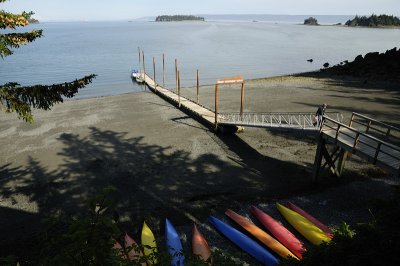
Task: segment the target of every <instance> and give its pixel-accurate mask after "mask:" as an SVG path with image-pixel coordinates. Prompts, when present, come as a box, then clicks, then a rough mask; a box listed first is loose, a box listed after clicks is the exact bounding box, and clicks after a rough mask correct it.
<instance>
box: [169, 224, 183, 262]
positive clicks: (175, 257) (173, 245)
mask: <svg viewBox="0 0 400 266" xmlns="http://www.w3.org/2000/svg"><path fill="white" fill-rule="evenodd" d="M165 242H166V245H167V251H168V253H169V254H170V255H171V256H172V259H171V264H172V265H173V266H175V265H178V266H180V265H184V261H185V257H184V256H183V248H182V243H181V240H180V239H179V235H178V233H177V232H176V230H175V227H174V226H173V225H172V223H171V222H170V221H169V220H168V219H165Z"/></svg>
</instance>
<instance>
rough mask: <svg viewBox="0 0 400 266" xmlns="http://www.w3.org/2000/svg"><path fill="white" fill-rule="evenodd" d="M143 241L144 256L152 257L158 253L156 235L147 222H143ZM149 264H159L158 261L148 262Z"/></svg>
mask: <svg viewBox="0 0 400 266" xmlns="http://www.w3.org/2000/svg"><path fill="white" fill-rule="evenodd" d="M141 240H142V245H143V252H144V255H146V256H150V257H152V255H153V254H154V252H157V244H156V239H155V237H154V234H153V232H152V231H151V230H150V228H149V227H148V226H147V224H146V222H143V227H142V236H141ZM147 263H148V264H149V265H153V264H157V260H156V259H154V260H147Z"/></svg>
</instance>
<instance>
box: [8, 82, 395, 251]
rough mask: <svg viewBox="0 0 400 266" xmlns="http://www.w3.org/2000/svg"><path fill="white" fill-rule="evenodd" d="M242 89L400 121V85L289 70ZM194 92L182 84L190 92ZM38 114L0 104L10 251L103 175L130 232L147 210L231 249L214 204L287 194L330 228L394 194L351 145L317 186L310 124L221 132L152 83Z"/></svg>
mask: <svg viewBox="0 0 400 266" xmlns="http://www.w3.org/2000/svg"><path fill="white" fill-rule="evenodd" d="M245 90H246V92H245V111H254V112H263V111H277V112H281V111H315V110H316V107H317V106H318V105H319V104H321V103H322V102H327V103H328V109H327V111H334V110H335V111H340V112H343V113H345V117H348V116H349V115H350V114H351V111H357V112H359V113H364V114H367V115H369V116H372V117H374V118H377V119H378V120H382V121H385V122H391V123H393V124H396V125H398V124H399V121H400V114H398V112H396V110H397V108H398V106H399V105H400V90H388V89H386V86H383V85H380V84H375V83H368V84H364V83H363V82H353V83H352V82H347V81H346V80H340V79H330V78H314V77H296V76H284V77H273V78H267V79H257V80H250V81H247V82H246V83H245ZM195 93H196V90H195V88H185V89H184V90H183V91H182V94H183V96H185V97H189V98H191V99H195ZM239 98H240V86H228V87H224V89H223V90H221V94H220V104H221V111H224V110H226V111H232V110H239V105H240V101H239ZM200 102H201V103H202V104H204V105H206V106H213V102H214V86H213V85H209V86H202V91H201V94H200ZM34 118H35V123H34V124H32V125H30V124H26V123H24V122H23V121H20V120H18V119H17V118H16V116H15V115H6V114H4V113H2V114H1V115H0V121H1V122H0V136H1V138H0V147H1V152H0V154H1V155H0V161H1V164H0V183H1V186H0V228H1V229H0V230H1V231H0V232H1V235H2V236H3V239H2V240H0V246H2V247H7V248H6V249H5V250H13V249H12V247H15V248H14V251H15V250H20V249H21V248H19V249H17V247H20V246H21V243H26V245H28V246H30V245H32V246H33V247H34V239H35V237H36V236H37V235H36V234H37V232H38V230H40V228H41V226H40V220H41V218H42V217H43V216H45V215H46V214H48V213H53V212H57V211H63V212H67V213H70V214H74V215H77V214H79V213H83V212H84V211H85V205H84V201H85V199H87V198H88V197H90V196H92V195H95V194H96V192H97V191H98V189H100V188H101V187H104V186H107V185H112V186H114V187H116V189H117V191H118V193H116V194H114V195H112V198H113V200H114V201H115V202H116V208H117V210H118V212H119V214H120V217H121V218H120V219H121V221H122V222H123V226H124V229H125V230H129V232H130V234H131V235H132V236H133V237H134V238H135V239H140V238H139V232H140V229H141V224H142V223H143V221H144V220H146V223H148V225H149V226H150V227H151V228H152V230H154V232H155V234H156V235H157V236H161V235H162V232H163V221H164V219H165V218H166V217H168V218H169V219H170V220H171V222H172V223H173V224H174V225H175V226H176V228H177V230H178V232H179V233H180V234H181V235H182V236H185V239H187V241H186V242H185V250H188V245H189V243H188V242H190V240H189V239H190V236H191V233H190V229H191V224H192V223H193V221H194V220H195V221H197V222H200V223H201V226H200V228H201V230H202V231H203V232H204V234H205V235H206V236H207V239H208V241H209V242H210V245H211V246H214V247H218V246H219V247H224V246H226V247H227V248H231V249H233V250H235V248H234V247H233V246H232V245H231V244H227V243H228V242H227V241H226V240H225V239H223V238H221V237H220V236H219V235H218V234H216V233H215V231H214V230H212V229H211V226H210V225H209V224H208V223H207V222H206V220H207V217H208V215H211V214H213V215H216V216H217V217H218V218H224V219H225V217H224V215H223V212H224V210H225V209H226V208H231V209H233V210H234V211H237V212H239V213H242V214H245V213H247V214H248V213H249V212H248V206H249V205H251V204H256V205H259V206H260V207H262V208H263V209H265V210H267V211H270V212H271V214H272V215H273V216H274V217H276V218H277V219H279V220H282V219H281V218H280V217H279V215H278V214H277V213H276V210H274V203H275V202H276V201H280V202H285V201H287V200H291V201H294V203H295V204H296V203H298V204H299V206H301V207H303V208H304V209H305V210H308V211H309V212H310V213H312V214H313V215H315V216H316V217H318V218H320V219H321V220H322V221H323V222H325V223H327V224H328V225H330V226H332V227H335V226H337V225H338V223H340V221H341V220H345V221H346V222H348V223H352V222H357V223H358V222H364V221H366V220H368V219H369V218H370V213H369V211H368V209H369V208H370V207H371V206H372V205H373V203H374V202H376V201H377V200H380V199H388V198H390V197H391V196H392V195H393V193H394V191H395V190H396V187H397V186H398V185H399V184H398V183H399V181H398V180H396V179H394V180H393V179H392V178H390V177H388V176H386V175H385V173H383V172H382V171H381V170H380V169H377V168H376V167H373V166H371V165H370V164H368V163H365V162H363V161H361V160H359V159H357V158H356V157H355V156H354V158H351V160H349V161H348V163H347V165H346V168H345V172H344V175H343V177H342V178H341V179H334V178H331V177H329V176H326V177H324V178H321V180H320V183H319V184H317V185H316V184H314V183H313V182H312V179H311V171H312V164H313V161H314V157H315V151H316V143H315V136H314V135H308V134H306V133H305V132H291V131H281V130H267V129H259V128H246V129H245V131H244V132H243V133H240V134H234V135H223V134H220V135H216V134H214V133H213V132H211V131H210V130H208V129H207V128H205V127H204V126H203V125H201V124H199V123H198V122H196V121H195V120H193V119H191V118H190V117H188V116H187V115H186V114H185V113H183V112H181V111H180V110H178V109H177V108H175V107H173V106H172V105H170V104H169V103H167V102H165V101H164V100H162V99H161V98H159V97H158V96H157V95H154V94H153V93H128V94H123V95H116V96H105V97H98V98H89V99H80V100H74V101H65V102H64V103H63V104H59V105H56V106H54V107H53V109H52V110H51V111H35V112H34ZM244 188H245V189H244ZM343 191H347V192H346V193H345V195H346V197H348V198H346V199H344V198H343V193H344V192H343ZM326 210H329V212H327V211H326ZM225 220H226V221H227V219H225ZM252 220H253V221H254V219H253V217H252ZM32 241H33V242H32ZM2 252H5V251H4V250H3V251H2ZM21 252H23V251H21Z"/></svg>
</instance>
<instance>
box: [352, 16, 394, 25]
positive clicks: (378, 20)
mask: <svg viewBox="0 0 400 266" xmlns="http://www.w3.org/2000/svg"><path fill="white" fill-rule="evenodd" d="M345 25H347V26H350V27H357V26H362V27H399V26H400V19H399V18H398V17H395V16H393V15H392V16H388V15H379V16H377V15H372V16H370V17H366V16H361V17H359V16H356V17H355V18H354V19H352V20H348V21H347V22H346V24H345Z"/></svg>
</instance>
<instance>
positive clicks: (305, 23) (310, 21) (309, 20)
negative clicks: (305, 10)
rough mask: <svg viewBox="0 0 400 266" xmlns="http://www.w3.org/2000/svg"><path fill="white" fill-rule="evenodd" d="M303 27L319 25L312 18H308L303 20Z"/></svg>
mask: <svg viewBox="0 0 400 266" xmlns="http://www.w3.org/2000/svg"><path fill="white" fill-rule="evenodd" d="M304 25H319V24H318V20H317V19H316V18H313V17H309V18H307V19H305V20H304Z"/></svg>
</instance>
